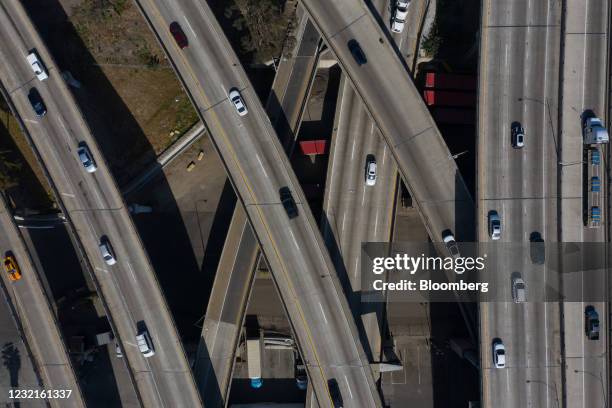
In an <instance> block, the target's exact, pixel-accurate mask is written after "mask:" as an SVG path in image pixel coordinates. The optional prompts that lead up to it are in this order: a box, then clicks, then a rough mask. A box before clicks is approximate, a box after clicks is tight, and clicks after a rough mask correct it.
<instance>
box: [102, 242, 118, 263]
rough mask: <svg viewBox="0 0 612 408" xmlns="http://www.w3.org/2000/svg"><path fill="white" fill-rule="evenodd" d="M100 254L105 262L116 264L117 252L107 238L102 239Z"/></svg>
mask: <svg viewBox="0 0 612 408" xmlns="http://www.w3.org/2000/svg"><path fill="white" fill-rule="evenodd" d="M98 248H100V254H101V255H102V259H104V263H106V264H107V265H114V264H116V263H117V259H115V253H114V252H113V248H112V247H111V244H110V242H109V241H108V239H106V238H102V240H101V241H100V245H99V246H98Z"/></svg>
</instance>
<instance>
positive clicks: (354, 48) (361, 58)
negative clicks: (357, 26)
mask: <svg viewBox="0 0 612 408" xmlns="http://www.w3.org/2000/svg"><path fill="white" fill-rule="evenodd" d="M348 48H349V50H351V54H353V58H355V61H357V64H359V65H363V64H365V63H367V62H368V59H367V58H366V56H365V54H364V52H363V50H362V49H361V46H360V45H359V43H358V42H357V40H350V41H349V42H348Z"/></svg>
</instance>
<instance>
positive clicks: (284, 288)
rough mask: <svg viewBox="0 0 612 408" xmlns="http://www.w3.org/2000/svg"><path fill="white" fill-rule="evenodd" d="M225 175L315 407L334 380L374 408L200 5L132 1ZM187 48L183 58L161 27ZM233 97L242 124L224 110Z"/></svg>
mask: <svg viewBox="0 0 612 408" xmlns="http://www.w3.org/2000/svg"><path fill="white" fill-rule="evenodd" d="M137 3H138V4H139V6H140V7H141V10H142V12H143V14H144V15H145V18H146V19H147V20H148V22H149V24H150V26H151V27H152V29H153V30H154V32H155V34H156V35H157V36H158V38H159V40H160V42H161V44H162V45H163V46H164V48H165V50H166V52H167V54H168V56H169V58H170V60H171V61H172V63H173V64H174V67H175V69H176V71H177V73H178V74H179V77H180V78H181V80H182V81H183V83H184V85H185V88H186V89H187V92H188V93H189V94H190V97H191V98H192V100H193V101H194V104H195V106H196V109H197V110H198V112H199V114H200V115H201V117H202V118H203V120H204V122H205V124H206V126H207V128H208V131H209V134H210V135H211V137H212V139H213V141H214V143H215V146H216V148H217V149H218V152H219V154H220V156H221V158H222V160H223V162H224V165H225V166H226V169H227V171H228V175H229V177H230V180H231V181H232V183H233V186H234V189H235V190H236V192H237V195H238V197H239V198H240V201H241V203H242V205H243V206H244V208H245V210H246V214H247V217H248V219H249V221H250V224H251V227H252V228H253V231H254V232H255V235H256V236H257V239H258V241H259V244H260V247H261V248H262V251H263V253H264V255H265V257H266V260H267V263H268V265H269V266H270V268H271V270H272V273H273V276H274V279H275V283H276V285H277V287H278V289H279V293H280V294H281V298H282V301H283V304H284V306H285V308H286V309H287V312H288V315H289V317H290V319H291V323H292V328H293V330H294V332H295V333H296V336H297V339H298V342H299V344H300V350H301V354H302V357H303V359H304V362H305V364H306V367H307V371H308V374H309V379H310V381H311V382H312V384H313V387H314V390H315V392H316V394H317V398H318V400H319V401H320V402H322V403H323V404H324V405H327V404H329V403H331V396H330V394H329V389H328V382H327V381H328V380H330V379H335V380H336V381H337V383H338V385H339V389H340V393H341V395H342V397H343V400H344V403H345V404H347V405H349V406H363V407H376V406H380V405H381V401H380V397H379V395H378V391H377V389H376V386H375V383H374V380H373V378H372V373H371V370H370V367H369V365H368V361H367V359H366V358H365V354H364V352H363V349H362V347H361V345H360V344H359V341H358V337H357V330H356V327H355V323H354V321H353V320H352V316H351V315H350V311H349V310H348V305H347V303H346V300H345V299H344V297H343V293H342V290H341V288H340V286H339V283H338V281H337V276H336V272H335V271H334V268H333V265H332V263H331V260H330V258H329V254H328V253H327V251H326V249H325V246H324V244H323V240H322V238H321V236H320V234H319V231H318V229H317V226H316V224H315V221H314V218H313V216H312V214H311V212H310V209H309V208H308V205H307V203H306V199H305V197H304V194H303V192H302V190H301V188H300V185H299V182H298V180H297V178H296V177H295V174H294V173H293V171H292V169H291V166H290V164H289V161H288V159H287V156H286V154H285V152H284V150H283V148H282V146H281V144H280V143H279V141H278V138H277V136H276V134H275V132H274V130H273V128H272V125H271V123H270V121H269V120H268V118H267V115H266V113H265V111H264V109H263V107H262V105H261V103H260V102H259V100H258V98H257V95H256V94H255V92H254V90H253V87H252V85H251V84H250V83H249V80H248V78H247V76H246V74H245V72H244V70H243V69H242V67H241V64H240V62H239V61H238V59H237V57H236V55H235V54H234V52H233V51H232V49H231V46H230V44H229V43H228V41H227V39H226V38H225V37H224V35H223V32H222V31H221V28H220V27H219V25H218V23H217V21H216V20H215V18H214V16H213V14H212V12H211V10H210V8H209V7H208V5H207V4H206V3H205V2H200V1H187V0H183V1H177V2H172V3H168V2H164V1H161V0H139V1H138V2H137ZM173 21H176V22H178V23H179V24H180V25H181V26H182V27H183V30H184V31H185V34H186V36H187V38H188V40H189V47H188V48H185V49H184V50H181V49H180V48H179V47H178V46H177V44H176V42H175V41H174V39H173V38H172V36H171V34H170V32H169V30H168V27H169V24H170V23H171V22H173ZM232 88H236V89H238V90H239V91H240V92H241V94H242V97H243V98H244V101H245V103H246V106H247V108H248V110H249V112H248V114H247V115H246V116H244V117H240V116H238V113H237V111H236V109H235V107H234V106H233V105H232V103H231V102H230V101H229V100H228V91H229V90H230V89H232ZM284 187H287V188H288V189H289V190H290V191H291V194H292V196H293V198H294V200H295V202H296V206H297V211H298V214H299V215H298V216H297V217H296V218H294V219H289V218H288V215H287V212H286V211H285V209H284V208H283V205H282V204H281V202H280V196H279V190H280V189H281V188H284Z"/></svg>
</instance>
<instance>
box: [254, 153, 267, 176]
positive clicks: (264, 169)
mask: <svg viewBox="0 0 612 408" xmlns="http://www.w3.org/2000/svg"><path fill="white" fill-rule="evenodd" d="M255 158H256V159H257V163H259V167H261V171H262V172H263V174H264V175H265V176H266V178H270V177H268V173H266V168H265V167H264V165H263V163H262V161H261V158H260V157H259V156H258V155H256V156H255Z"/></svg>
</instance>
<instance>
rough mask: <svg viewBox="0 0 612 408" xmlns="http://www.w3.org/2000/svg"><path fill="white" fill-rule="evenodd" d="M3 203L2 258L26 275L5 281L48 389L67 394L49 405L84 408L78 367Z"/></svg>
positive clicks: (0, 209)
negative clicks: (76, 367)
mask: <svg viewBox="0 0 612 408" xmlns="http://www.w3.org/2000/svg"><path fill="white" fill-rule="evenodd" d="M0 201H2V202H1V203H0V254H2V256H3V257H4V256H5V255H6V254H9V253H10V254H11V255H12V256H13V257H14V259H15V261H16V263H17V264H18V268H19V269H20V272H21V275H22V277H21V279H20V280H18V281H10V280H9V278H8V274H7V273H6V272H5V271H4V270H2V280H3V281H4V285H5V287H6V288H7V291H8V294H9V296H10V297H11V301H12V303H13V305H14V306H15V311H16V313H17V316H18V318H19V320H20V323H21V326H22V327H23V330H24V333H25V336H26V340H27V342H28V344H29V346H30V350H31V352H32V354H33V357H34V359H35V360H36V365H37V367H38V370H39V372H40V375H41V377H42V380H43V384H44V386H45V389H47V390H58V392H59V391H60V390H64V392H63V393H64V395H65V396H66V398H50V399H48V402H49V403H50V404H51V406H55V407H84V406H85V401H84V399H83V396H82V394H81V389H80V387H79V383H78V380H77V377H76V374H75V371H74V367H73V366H72V364H71V361H70V356H69V355H68V350H67V349H66V345H65V343H64V339H63V337H62V333H61V331H60V328H59V325H58V322H57V320H56V318H55V314H54V312H53V310H52V308H51V305H50V304H49V299H48V298H47V295H46V294H45V292H44V288H43V284H42V282H41V280H40V278H39V276H38V271H36V269H35V267H34V263H33V262H32V259H31V258H30V254H29V252H28V250H27V248H26V246H25V243H24V242H23V238H22V237H21V234H20V232H19V230H18V229H17V226H16V225H15V222H14V220H13V217H12V214H11V213H10V212H9V211H8V209H7V208H6V205H5V202H4V199H0ZM58 396H59V393H58ZM22 401H23V402H25V400H22Z"/></svg>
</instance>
